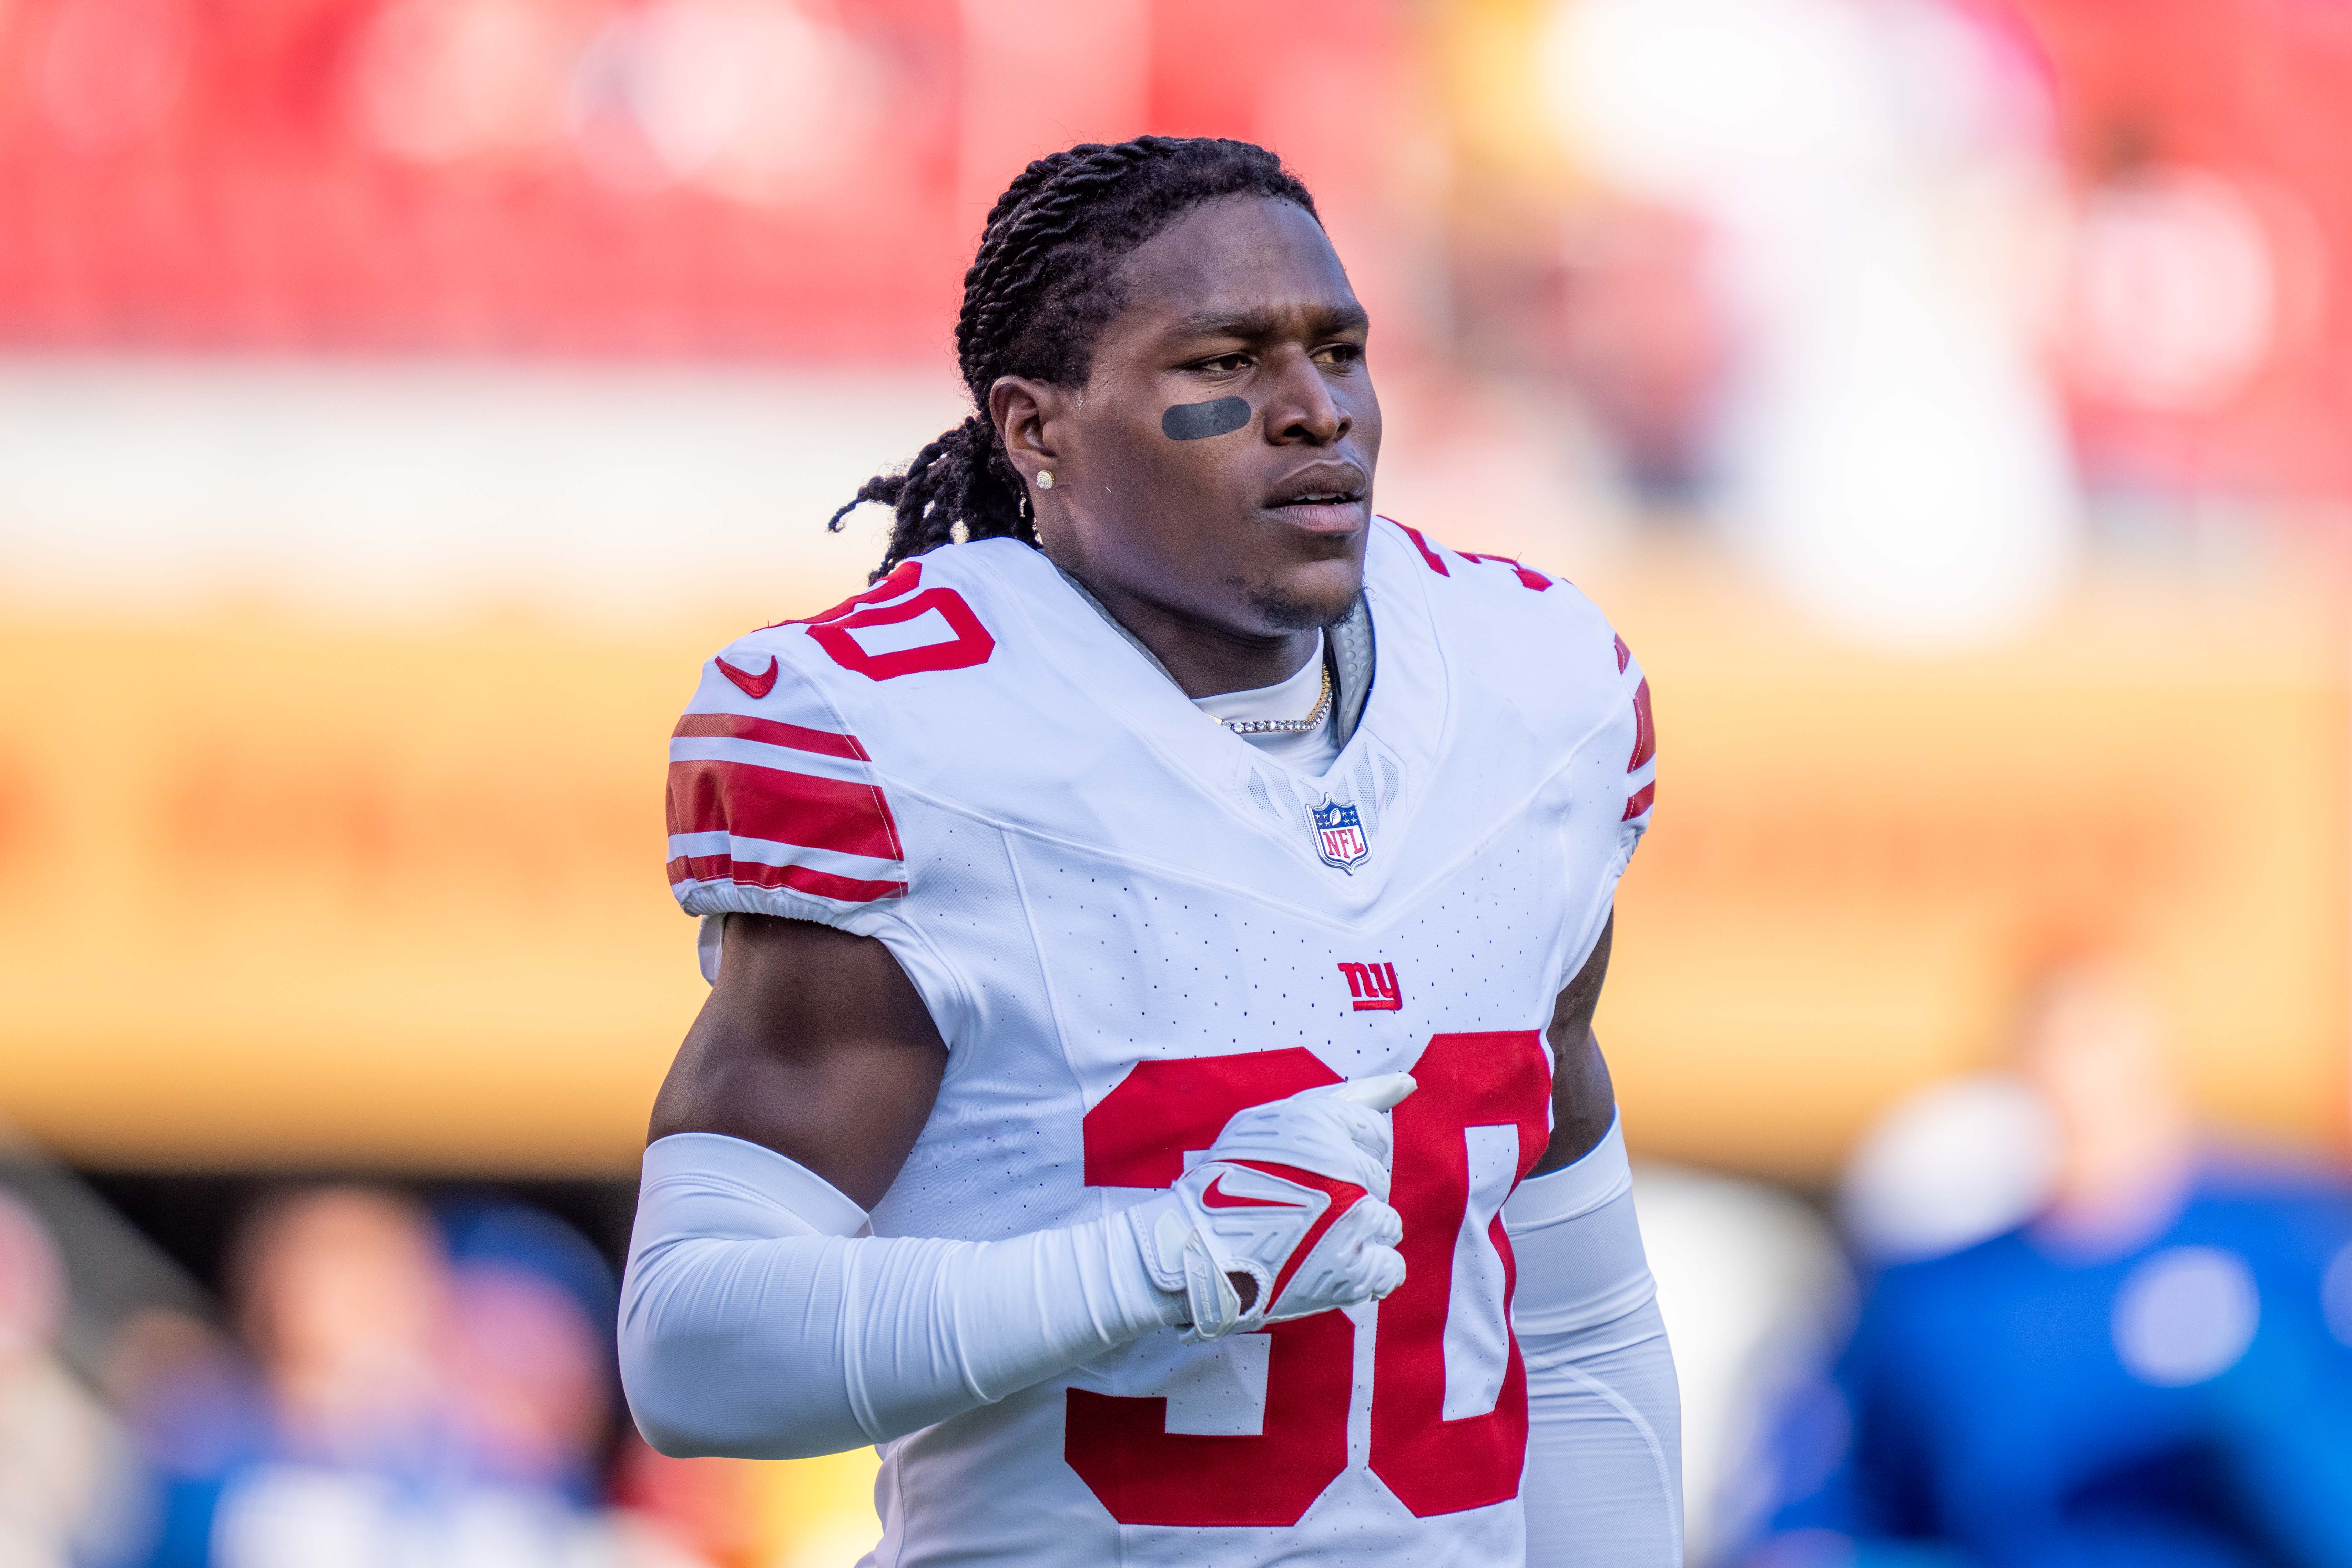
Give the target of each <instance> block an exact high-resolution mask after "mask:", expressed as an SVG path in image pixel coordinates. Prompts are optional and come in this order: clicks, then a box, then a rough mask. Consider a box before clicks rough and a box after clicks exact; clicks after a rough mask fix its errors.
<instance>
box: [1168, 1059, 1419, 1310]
mask: <svg viewBox="0 0 2352 1568" xmlns="http://www.w3.org/2000/svg"><path fill="white" fill-rule="evenodd" d="M1412 1090H1413V1081H1412V1075H1411V1074H1409V1073H1401V1072H1397V1073H1383V1074H1381V1075H1380V1076H1379V1077H1376V1078H1367V1079H1357V1080H1356V1081H1354V1082H1352V1083H1337V1084H1326V1085H1324V1086H1323V1087H1321V1088H1319V1089H1306V1090H1303V1091H1302V1092H1300V1093H1297V1094H1294V1095H1292V1096H1291V1097H1290V1098H1289V1099H1287V1100H1274V1101H1272V1102H1270V1103H1268V1104H1265V1105H1254V1106H1251V1107H1250V1108H1249V1109H1248V1110H1243V1111H1240V1112H1238V1113H1236V1114H1235V1115H1234V1119H1233V1120H1232V1121H1228V1122H1226V1123H1225V1127H1224V1131H1222V1132H1220V1133H1219V1134H1218V1135H1217V1141H1216V1142H1214V1143H1213V1144H1212V1145H1211V1146H1210V1148H1209V1151H1208V1153H1207V1155H1206V1157H1204V1158H1203V1159H1202V1162H1201V1163H1199V1164H1198V1165H1195V1166H1193V1167H1192V1170H1190V1171H1187V1172H1186V1173H1184V1174H1183V1176H1182V1177H1181V1178H1180V1179H1179V1180H1178V1181H1177V1183H1176V1184H1175V1186H1174V1187H1173V1188H1172V1189H1171V1191H1170V1192H1169V1194H1168V1195H1167V1196H1166V1197H1162V1198H1155V1199H1153V1200H1152V1201H1151V1202H1150V1204H1147V1205H1144V1208H1143V1210H1142V1211H1141V1212H1139V1213H1138V1214H1137V1215H1136V1216H1135V1217H1136V1234H1137V1235H1138V1236H1139V1237H1141V1238H1142V1240H1143V1253H1144V1262H1145V1263H1146V1265H1147V1266H1148V1267H1149V1268H1150V1270H1151V1276H1152V1279H1153V1280H1154V1281H1155V1282H1156V1283H1157V1284H1158V1285H1159V1286H1160V1289H1163V1290H1171V1291H1173V1290H1181V1291H1182V1292H1184V1295H1185V1298H1186V1300H1188V1301H1190V1303H1191V1304H1192V1328H1191V1330H1190V1331H1188V1332H1187V1333H1186V1334H1185V1336H1184V1339H1185V1342H1187V1343H1198V1342H1201V1341H1202V1340H1214V1339H1223V1337H1224V1336H1225V1335H1227V1334H1233V1333H1246V1332H1248V1331H1250V1330H1252V1329H1257V1328H1263V1327H1264V1326H1265V1325H1266V1324H1267V1323H1270V1322H1274V1323H1278V1322H1283V1321H1287V1320H1289V1319H1292V1318H1304V1317H1306V1316H1307V1315H1308V1314H1310V1313H1314V1312H1321V1311H1328V1310H1330V1309H1331V1308H1333V1307H1348V1306H1353V1305H1354V1304H1355V1303H1357V1302H1359V1301H1372V1300H1379V1299H1380V1298H1381V1297H1383V1296H1385V1295H1387V1294H1388V1293H1389V1292H1390V1291H1391V1290H1393V1289H1396V1288H1397V1287H1398V1286H1400V1285H1402V1284H1403V1283H1404V1259H1403V1258H1402V1257H1401V1256H1399V1255H1398V1253H1397V1251H1396V1244H1397V1243H1398V1242H1399V1241H1400V1240H1402V1239H1403V1237H1404V1223H1403V1222H1402V1220H1401V1219H1399V1218H1398V1217H1397V1212H1396V1210H1394V1209H1392V1208H1391V1207H1389V1205H1388V1195H1389V1160H1390V1156H1391V1149H1392V1147H1393V1140H1392V1138H1391V1132H1390V1129H1389V1119H1388V1116H1387V1115H1386V1112H1387V1110H1388V1109H1389V1108H1390V1107H1391V1106H1392V1105H1394V1104H1396V1102H1397V1101H1399V1100H1402V1099H1403V1098H1404V1097H1405V1096H1406V1095H1408V1094H1411V1093H1412ZM1234 1274H1241V1275H1246V1276H1247V1277H1248V1278H1250V1279H1254V1280H1255V1281H1256V1282H1257V1292H1256V1294H1255V1296H1253V1297H1252V1298H1251V1300H1250V1305H1249V1308H1248V1310H1243V1308H1242V1300H1241V1292H1240V1291H1239V1290H1238V1289H1235V1288H1234V1282H1233V1281H1232V1279H1228V1278H1227V1276H1229V1275H1234Z"/></svg>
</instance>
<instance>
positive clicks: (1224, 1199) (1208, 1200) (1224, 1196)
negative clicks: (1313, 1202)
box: [1201, 1173, 1307, 1209]
mask: <svg viewBox="0 0 2352 1568" xmlns="http://www.w3.org/2000/svg"><path fill="white" fill-rule="evenodd" d="M1224 1187H1225V1178H1224V1176H1223V1174H1222V1173H1220V1174H1219V1175H1217V1176H1216V1177H1214V1178H1213V1180H1211V1182H1210V1183H1209V1184H1208V1185H1207V1186H1205V1187H1202V1189H1201V1202H1202V1205H1203V1206H1205V1207H1208V1208H1213V1209H1303V1208H1305V1207H1306V1206H1307V1205H1305V1204H1286V1203H1284V1202H1283V1201H1282V1200H1281V1199H1280V1198H1250V1197H1244V1196H1243V1195H1242V1194H1239V1193H1229V1192H1227V1191H1225V1190H1224Z"/></svg>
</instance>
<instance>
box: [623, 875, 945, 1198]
mask: <svg viewBox="0 0 2352 1568" xmlns="http://www.w3.org/2000/svg"><path fill="white" fill-rule="evenodd" d="M724 941H725V949H724V952H723V954H722V957H721V961H720V963H719V977H718V980H717V982H716V983H715V984H713V985H712V987H711V991H710V997H709V1001H707V1002H706V1003H704V1004H703V1008H702V1011H701V1013H700V1014H699V1015H698V1016H696V1018H695V1020H694V1025H693V1026H692V1027H691V1028H689V1029H688V1031H687V1036H686V1043H685V1044H684V1045H683V1046H681V1047H679V1049H678V1053H677V1061H676V1062H674V1063H673V1064H672V1065H671V1067H670V1071H669V1077H668V1078H667V1079H666V1080H665V1081H664V1083H663V1084H662V1089H661V1094H660V1096H659V1097H658V1098H657V1099H656V1100H655V1102H654V1113H653V1125H652V1128H651V1133H650V1135H651V1136H652V1137H654V1138H662V1137H667V1135H669V1134H670V1133H673V1132H718V1133H723V1134H725V1135H727V1136H729V1137H733V1138H741V1139H745V1140H747V1141H749V1142H753V1143H759V1144H762V1145H764V1146H766V1147H767V1148H770V1149H773V1150H775V1151H776V1152H778V1153H780V1154H782V1155H784V1156H786V1157H787V1158H789V1159H792V1160H795V1161H798V1162H799V1163H801V1164H803V1165H805V1166H807V1167H808V1168H809V1169H810V1170H812V1171H814V1172H815V1173H817V1174H818V1175H820V1176H822V1177H824V1179H825V1180H826V1181H828V1182H830V1183H832V1184H834V1185H835V1186H836V1187H838V1188H840V1189H841V1191H842V1192H844V1193H845V1194H848V1196H849V1197H850V1198H851V1199H852V1200H853V1201H855V1202H856V1204H858V1205H859V1206H861V1207H864V1208H869V1209H870V1208H872V1207H873V1206H874V1205H875V1204H877V1203H878V1202H879V1201H880V1200H881V1197H882V1194H884V1193H886V1192H887V1191H888V1190H889V1186H890V1184H891V1182H892V1181H893V1180H895V1179H896V1178H897V1176H898V1169H899V1167H900V1166H901V1165H903V1164H904V1163H906V1159H907V1154H908V1151H910V1150H911V1149H913V1147H914V1146H915V1140H916V1138H917V1137H918V1136H919V1134H920V1133H921V1131H922V1130H923V1123H924V1122H925V1121H927V1120H928V1119H929V1116H930V1112H931V1106H932V1104H933V1102H934V1101H935V1100H937V1099H938V1097H939V1089H940V1077H941V1075H942V1074H943V1073H944V1072H945V1070H946V1067H947V1047H946V1045H945V1044H944V1043H943V1042H942V1041H941V1039H940V1032H939V1029H938V1027H937V1026H936V1025H934V1024H933V1023H932V1021H931V1016H930V1013H929V1010H928V1009H927V1008H926V1007H925V1006H924V1005H923V1000H922V997H921V995H920V994H919V993H918V992H917V991H916V989H915V986H914V984H913V983H912V982H911V981H909V980H908V978H907V975H906V973H905V971H903V970H901V969H900V968H899V967H898V960H897V959H895V958H893V957H892V956H891V954H890V951H889V949H888V948H887V947H886V946H884V945H883V944H882V943H881V942H878V941H877V940H875V939H874V938H872V937H864V936H853V935H851V934H849V933H848V932H846V931H837V930H835V929H834V928H833V927H830V926H824V925H818V924H815V923H814V922H812V921H796V920H780V919H775V918H772V917H768V916H761V915H745V914H737V915H732V916H730V917H729V919H728V921H727V929H726V933H725V938H724Z"/></svg>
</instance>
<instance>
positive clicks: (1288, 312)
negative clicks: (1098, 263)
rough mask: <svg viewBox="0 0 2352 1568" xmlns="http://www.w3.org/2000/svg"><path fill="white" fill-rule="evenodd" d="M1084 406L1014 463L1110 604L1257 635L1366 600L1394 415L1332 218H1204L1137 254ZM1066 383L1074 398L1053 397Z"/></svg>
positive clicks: (1055, 547)
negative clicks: (1049, 478) (1380, 385)
mask: <svg viewBox="0 0 2352 1568" xmlns="http://www.w3.org/2000/svg"><path fill="white" fill-rule="evenodd" d="M1123 277H1124V282H1125V287H1126V295H1127V300H1126V304H1125V308H1124V309H1123V310H1121V311H1120V313H1119V314H1118V316H1117V317H1116V318H1115V319H1114V320H1113V321H1111V322H1110V324H1109V325H1108V326H1107V327H1106V328H1105V329H1104V331H1103V332H1102V335H1101V337H1100V338H1099V339H1098V340H1097V343H1096V345H1095V353H1094V363H1093V367H1092V373H1091V374H1090V375H1089V377H1088V379H1087V384H1086V385H1085V386H1084V387H1082V388H1079V389H1076V395H1074V396H1056V397H1053V398H1051V399H1050V400H1049V406H1048V408H1047V409H1046V410H1045V414H1046V417H1045V418H1044V419H1043V420H1042V421H1041V426H1040V427H1039V429H1038V432H1037V434H1038V437H1039V440H1040V443H1041V447H1042V448H1044V449H1049V450H1050V459H1051V460H1050V462H1046V461H1045V460H1043V459H1042V458H1041V459H1039V460H1038V461H1036V462H1034V463H1033V462H1031V461H1029V460H1026V459H1025V458H1024V454H1023V453H1022V452H1021V451H1020V450H1019V449H1018V448H1017V447H1016V449H1015V461H1016V463H1019V464H1020V465H1021V466H1022V467H1023V468H1024V470H1025V471H1027V472H1029V473H1031V474H1032V475H1034V469H1035V468H1036V467H1050V468H1052V469H1053V470H1054V475H1055V488H1054V489H1051V490H1048V491H1038V490H1034V489H1033V491H1032V494H1033V495H1034V496H1035V497H1036V498H1037V500H1038V501H1039V503H1040V505H1039V511H1038V518H1039V523H1040V531H1041V533H1042V534H1043V536H1044V540H1045V545H1046V549H1047V552H1048V553H1049V554H1051V555H1053V556H1054V557H1055V559H1056V560H1057V561H1059V562H1060V563H1062V564H1063V565H1065V566H1066V567H1067V568H1068V569H1069V570H1071V571H1073V572H1075V573H1076V574H1077V575H1078V576H1080V577H1081V578H1083V579H1084V580H1086V581H1087V583H1089V584H1091V585H1093V586H1094V587H1095V588H1096V590H1097V592H1098V593H1103V592H1108V593H1109V594H1116V595H1118V596H1121V597H1126V596H1129V595H1133V596H1137V597H1141V598H1144V599H1147V600H1150V601H1152V602H1154V603H1156V604H1159V605H1164V606H1165V607H1166V608H1168V609H1170V610H1172V611H1174V612H1176V613H1177V614H1179V615H1181V616H1184V617H1186V618H1188V619H1192V620H1195V621H1199V622H1203V623H1206V624H1207V625H1208V626H1213V627H1216V628H1220V629H1222V630H1224V631H1227V632H1230V633H1238V634H1241V635H1242V636H1244V637H1265V636H1274V635H1279V634H1284V633H1295V632H1298V631H1301V630H1303V629H1305V628H1307V627H1310V626H1320V625H1324V624H1327V623H1328V622H1330V621H1332V620H1334V619H1336V618H1337V617H1339V616H1341V615H1344V614H1345V613H1346V612H1347V610H1348V607H1349V605H1352V604H1353V603H1354V602H1355V598H1356V594H1357V591H1358V589H1359V588H1360V585H1361V584H1362V581H1363V564H1364V540H1365V535H1366V531H1367V530H1368V528H1369V527H1370V521H1371V490H1372V468H1373V464H1374V462H1375V461H1376V460H1377V459H1378V458H1379V456H1380V447H1381V405H1380V400H1379V398H1378V397H1377V396H1375V395H1374V394H1373V391H1372V381H1371V374H1370V371H1369V369H1368V368H1367V367H1366V365H1365V363H1364V340H1365V332H1366V328H1367V326H1368V322H1367V320H1366V317H1365V314H1364V310H1363V307H1362V306H1360V304H1358V303H1357V302H1356V296H1355V291H1354V290H1353V289H1350V288H1349V286H1348V275H1347V272H1346V270H1345V269H1344V268H1341V267H1340V265H1339V257H1338V256H1337V255H1336V254H1335V253H1334V252H1333V251H1332V249H1331V244H1330V241H1329V240H1328V238H1326V237H1325V236H1324V233H1323V229H1322V226H1321V225H1319V224H1318V223H1317V222H1316V221H1315V220H1314V219H1313V218H1312V217H1310V216H1307V213H1306V212H1304V211H1303V210H1301V209H1300V208H1298V207H1297V206H1295V205H1291V204H1290V203H1288V202H1282V201H1272V200H1266V199H1260V198H1236V199H1233V200H1227V201H1221V202H1215V203H1212V204H1210V205H1206V206H1202V207H1200V208H1197V209H1195V210H1194V211H1193V212H1192V213H1191V214H1189V215H1187V216H1185V217H1183V218H1181V219H1180V220H1179V221H1178V222H1176V223H1175V224H1173V225H1171V226H1170V227H1169V228H1167V229H1165V230H1164V231H1162V232H1161V233H1160V234H1159V235H1158V236H1156V237H1153V238H1152V239H1150V241H1148V242H1147V243H1145V244H1143V245H1141V246H1139V247H1137V248H1136V250H1135V252H1134V253H1133V255H1132V256H1131V257H1129V260H1128V263H1127V266H1126V268H1125V269H1124V274H1123ZM1055 390H1056V391H1057V392H1059V391H1064V390H1066V389H1055Z"/></svg>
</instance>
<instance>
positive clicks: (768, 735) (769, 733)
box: [670, 713, 871, 763]
mask: <svg viewBox="0 0 2352 1568" xmlns="http://www.w3.org/2000/svg"><path fill="white" fill-rule="evenodd" d="M670 735H671V737H672V738H673V739H685V738H690V737H701V738H709V739H719V740H730V741H761V742H766V743H767V744H769V745H771V746H790V747H791V748H792V749H793V750H794V751H796V752H816V753H818V754H819V755H821V756H827V757H848V758H850V759H852V760H853V761H856V762H861V763H863V762H867V761H870V760H871V759H869V758H868V757H867V756H866V748H865V747H863V746H861V745H859V744H858V743H857V737H856V736H855V735H841V734H835V732H834V731H831V730H809V729H803V727H802V726H800V725H798V724H785V723H780V722H778V721H776V720H773V719H754V718H751V717H750V716H749V715H748V714H742V713H689V714H688V715H687V716H686V717H685V718H683V719H680V720H679V721H677V729H675V730H672V731H670Z"/></svg>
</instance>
